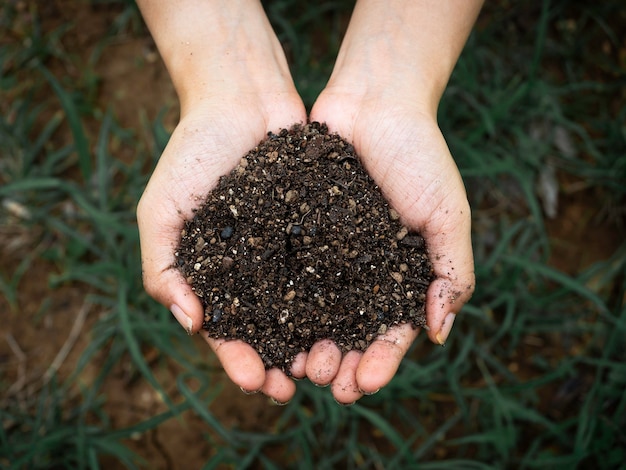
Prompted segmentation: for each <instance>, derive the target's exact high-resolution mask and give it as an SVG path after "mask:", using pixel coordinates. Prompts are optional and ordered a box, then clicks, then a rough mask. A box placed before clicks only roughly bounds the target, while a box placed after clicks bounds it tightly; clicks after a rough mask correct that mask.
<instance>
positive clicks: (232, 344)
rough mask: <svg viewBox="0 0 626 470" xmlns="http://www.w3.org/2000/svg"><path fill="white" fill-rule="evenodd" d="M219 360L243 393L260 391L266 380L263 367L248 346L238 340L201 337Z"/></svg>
mask: <svg viewBox="0 0 626 470" xmlns="http://www.w3.org/2000/svg"><path fill="white" fill-rule="evenodd" d="M202 336H203V337H204V339H205V340H206V342H207V343H208V344H209V346H210V347H211V349H212V350H213V351H214V352H215V355H216V356H217V358H218V359H219V361H220V363H221V364H222V367H223V368H224V371H225V372H226V375H228V377H229V378H230V380H232V381H233V382H234V383H235V384H236V385H239V386H240V387H241V388H242V389H243V390H244V391H247V392H256V391H259V390H261V389H262V387H263V385H264V384H265V380H266V373H265V366H264V365H263V361H262V360H261V357H260V356H259V355H258V354H257V352H256V351H255V350H254V349H253V348H252V346H250V345H249V344H246V343H244V342H243V341H240V340H223V339H213V338H209V336H208V334H203V335H202Z"/></svg>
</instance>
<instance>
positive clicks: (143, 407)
mask: <svg viewBox="0 0 626 470" xmlns="http://www.w3.org/2000/svg"><path fill="white" fill-rule="evenodd" d="M504 3H506V2H504ZM17 4H18V8H20V9H21V10H20V11H21V16H20V18H21V19H20V21H22V22H23V24H24V25H25V27H26V26H27V24H28V21H29V20H28V15H29V11H30V10H29V8H30V7H28V6H26V5H22V4H21V3H20V2H17ZM38 8H40V9H39V11H38V12H37V14H38V15H39V17H40V18H41V21H42V28H43V30H44V31H53V30H55V29H57V28H59V27H61V26H63V25H73V26H71V27H70V28H68V30H67V32H66V33H65V35H63V39H61V41H60V43H59V44H60V46H59V47H60V48H62V49H63V50H64V52H65V53H66V54H68V55H69V56H71V57H72V60H70V61H66V62H63V61H51V66H52V67H53V71H54V72H55V73H56V74H57V75H58V76H59V77H62V76H64V75H70V76H76V77H82V78H81V80H84V75H83V73H82V72H83V71H81V70H77V69H72V68H71V67H68V64H75V65H76V64H78V65H79V66H80V65H81V64H91V66H93V70H92V72H93V77H92V78H93V79H94V83H93V84H92V85H89V84H88V83H87V84H86V85H85V86H86V87H87V88H88V89H90V90H92V91H95V93H96V95H97V96H96V97H95V102H96V103H97V106H98V107H99V109H100V110H102V111H105V110H107V109H110V110H112V111H113V113H114V115H115V119H116V121H117V123H118V124H119V126H120V127H121V128H125V129H132V130H134V131H135V132H136V133H137V134H139V138H138V140H140V141H146V140H148V139H146V136H145V135H143V136H142V135H141V134H142V133H144V132H146V126H145V123H146V122H153V121H155V120H156V119H157V117H158V116H159V115H160V113H161V112H162V111H164V110H165V113H164V114H163V116H164V117H163V122H164V125H165V128H166V129H168V130H170V131H171V130H172V129H173V127H174V126H175V123H176V119H177V112H178V111H177V100H176V96H175V93H174V90H173V87H172V84H171V82H170V80H169V78H168V75H167V73H166V70H165V68H164V66H163V63H162V62H161V60H160V58H159V56H158V53H157V51H156V49H155V47H154V44H153V42H152V40H151V39H150V37H149V36H148V35H147V34H146V32H145V30H143V29H142V27H141V26H137V27H136V28H137V29H136V30H134V32H128V31H129V30H126V32H125V33H122V34H118V35H114V36H110V35H109V34H108V32H109V31H110V27H111V24H112V23H113V22H114V21H116V20H117V19H119V17H120V16H119V15H120V12H123V11H126V10H125V9H124V8H123V7H120V6H119V5H113V6H107V5H106V4H97V3H94V4H93V5H90V4H86V3H78V2H76V3H75V2H63V1H57V2H49V3H48V4H46V6H41V7H38ZM14 34H16V33H15V31H14ZM103 38H106V39H105V40H103ZM90 86H91V88H89V87H90ZM86 127H87V131H88V132H90V133H92V134H93V135H97V132H98V128H99V124H98V122H97V121H96V120H88V121H86ZM54 138H55V139H58V140H63V139H69V138H70V132H69V131H68V129H64V130H62V131H61V132H59V133H57V134H55V137H54ZM142 145H144V146H147V145H148V144H142ZM118 157H119V158H120V159H122V160H123V161H126V162H130V161H132V159H133V158H134V153H133V152H132V151H130V150H129V149H128V148H126V147H123V148H122V150H121V151H120V153H119V155H118ZM557 178H558V186H559V188H560V189H559V196H560V197H559V205H558V210H557V211H556V214H555V216H554V217H553V218H547V217H546V219H545V224H546V228H547V231H548V237H549V240H550V243H551V250H550V256H549V260H548V263H547V266H549V267H551V268H556V269H558V270H559V272H562V273H565V274H568V275H570V276H576V275H578V274H579V273H582V272H583V271H584V270H586V269H587V268H589V267H590V266H592V265H593V264H594V263H597V262H600V261H605V260H608V259H610V258H611V257H612V256H613V255H614V253H615V252H616V251H617V250H618V248H619V247H620V246H621V244H622V243H623V239H624V227H623V226H621V221H623V219H620V217H617V218H616V217H602V218H598V212H599V207H600V206H602V205H603V204H604V201H603V200H601V197H603V196H602V195H601V194H600V193H599V192H598V191H597V190H596V189H595V188H594V187H593V186H585V185H582V186H581V185H580V184H579V180H572V178H571V176H568V175H567V174H564V173H558V174H557ZM8 200H9V199H8V198H4V199H3V203H5V206H4V210H5V213H4V218H3V219H2V220H3V224H2V225H1V226H0V264H1V273H2V274H3V275H5V276H6V275H9V276H12V278H13V279H14V280H15V281H16V282H18V284H17V289H16V292H17V297H16V298H15V301H14V302H13V301H11V299H10V298H9V297H8V296H6V295H3V296H0V312H1V317H2V322H3V328H2V338H0V363H1V364H2V366H1V369H0V373H1V375H0V380H1V382H0V384H1V385H2V387H1V388H2V394H1V395H0V407H1V408H5V407H8V406H16V404H19V403H27V402H29V400H31V399H32V398H33V397H34V396H36V395H38V394H39V393H40V391H41V390H42V388H43V387H44V385H45V383H46V382H47V381H49V380H50V378H51V377H52V376H53V374H52V372H58V376H59V377H60V378H65V377H68V376H69V375H71V373H72V371H73V370H74V368H75V367H76V364H77V361H78V360H79V358H80V356H81V354H82V352H83V351H84V350H85V348H87V347H88V345H89V344H90V342H91V341H93V338H92V336H91V333H90V332H91V328H92V326H93V325H94V324H95V323H96V322H97V321H98V320H99V319H101V318H102V317H103V316H106V315H107V314H108V311H107V310H106V309H105V308H103V307H102V306H94V305H91V304H89V303H86V301H85V294H86V292H89V289H87V290H86V288H85V287H84V285H81V284H80V283H78V282H63V283H60V284H58V285H57V284H55V283H53V282H51V279H53V278H54V276H55V275H59V274H60V273H61V269H62V266H61V265H62V263H60V262H59V261H58V260H54V259H49V258H44V257H43V256H41V254H42V253H44V252H46V250H48V249H49V248H50V246H51V245H52V244H54V243H55V241H54V240H50V239H49V238H46V237H45V236H42V234H41V233H39V232H38V230H37V229H36V228H35V229H33V228H32V227H28V226H27V224H25V223H22V221H23V220H24V219H23V217H22V214H21V213H20V207H19V206H9V205H7V203H6V201H8ZM488 209H489V208H475V211H476V212H477V213H478V214H477V220H479V219H480V217H481V216H482V215H484V213H483V212H481V211H488ZM7 214H8V215H7ZM478 225H479V229H480V224H478ZM590 225H593V227H594V230H592V231H590V230H589V227H590ZM29 257H31V258H29ZM25 259H31V262H29V263H25V264H24V266H25V267H26V272H25V273H24V275H23V277H21V278H19V277H18V276H17V275H16V273H19V270H20V263H22V262H23V261H24V260H25ZM591 282H593V281H590V283H591ZM485 309H486V310H487V311H490V310H489V308H488V307H485ZM491 314H493V312H491ZM495 315H498V313H497V312H496V313H495ZM172 321H173V320H172ZM590 335H591V334H590ZM188 340H189V341H192V342H194V343H195V344H196V346H197V349H198V350H199V351H203V356H202V357H201V358H200V360H201V361H202V362H204V363H205V369H206V370H207V371H209V372H208V373H210V381H211V383H212V384H213V387H212V388H213V390H214V391H215V393H216V396H215V398H214V400H213V401H212V402H211V405H210V412H211V413H212V414H213V415H214V417H215V419H217V420H218V421H219V422H220V423H221V424H222V425H223V426H224V427H225V428H227V429H239V430H241V431H243V432H250V433H267V434H272V433H273V432H274V429H275V428H276V427H278V425H277V424H276V423H277V422H278V421H279V420H280V418H281V416H282V413H283V408H280V407H277V406H275V405H273V404H272V403H271V402H270V401H269V400H268V399H267V398H265V397H263V396H261V395H252V396H247V395H244V394H243V393H242V392H241V391H240V390H239V389H238V388H237V387H236V386H234V385H233V384H232V383H231V382H230V381H229V380H228V379H227V378H226V377H225V375H224V373H223V372H222V371H221V369H220V367H219V365H218V364H217V363H216V360H215V359H214V357H213V356H212V354H211V353H210V352H209V350H208V348H207V347H206V345H205V344H204V343H203V342H202V341H201V339H200V338H198V337H193V338H189V339H188ZM589 341H591V340H589ZM587 342H588V341H587V339H586V338H585V337H581V336H579V337H576V338H575V340H574V342H573V343H571V344H570V346H569V349H561V348H560V344H561V343H560V342H558V343H557V342H551V340H550V337H549V336H542V335H541V334H539V333H537V334H535V335H532V334H529V335H526V336H525V337H524V341H523V342H522V343H523V344H521V345H520V346H519V347H518V349H517V351H516V352H515V353H514V354H512V355H511V356H510V357H509V358H507V361H508V362H507V363H506V364H505V367H506V368H507V369H508V371H509V372H510V373H511V374H514V375H515V376H516V377H517V378H520V379H527V380H531V379H537V377H538V374H539V372H538V371H539V370H544V369H542V367H543V366H540V365H537V364H538V363H537V362H536V361H535V362H533V361H531V360H530V358H531V357H532V358H534V357H535V356H536V355H538V354H539V351H542V353H541V354H542V355H543V357H544V358H545V361H547V362H548V363H551V364H557V363H559V361H560V360H561V359H562V358H563V357H564V356H567V355H570V354H576V353H577V352H578V351H581V350H584V349H585V347H586V344H587ZM428 348H431V346H430V345H425V344H423V343H422V344H420V345H419V346H418V348H417V349H416V351H414V354H415V355H416V356H417V353H424V354H428V352H427V351H430V349H428ZM141 353H142V355H143V357H144V359H145V361H146V362H147V363H148V364H149V365H150V367H151V369H152V370H153V373H154V374H155V376H156V378H157V379H158V381H159V382H160V383H161V384H162V385H163V388H164V390H165V391H166V392H168V393H170V394H171V396H172V398H173V399H174V401H177V400H179V399H181V394H180V389H179V387H178V386H177V382H176V380H177V378H179V377H180V375H181V374H182V373H184V370H183V369H182V367H181V366H180V364H179V363H178V362H176V361H174V360H168V359H167V358H163V357H162V355H161V354H160V352H159V350H158V349H156V348H154V347H145V348H143V349H142V350H141ZM105 354H106V351H102V352H101V353H99V354H98V355H96V356H95V358H94V360H93V361H91V362H90V364H89V365H88V366H87V367H86V368H85V369H84V371H83V372H82V373H81V375H80V377H79V379H78V380H77V383H79V384H81V385H83V386H85V387H87V388H89V387H91V386H92V385H93V382H94V378H95V377H96V376H97V373H98V371H99V368H100V367H101V366H102V363H104V357H103V355H105ZM585 371H586V369H585V370H583V372H582V373H581V375H580V377H579V380H578V382H567V381H564V382H563V383H561V384H560V385H561V387H560V388H559V387H558V386H557V385H558V384H551V385H550V386H547V387H544V388H539V389H537V394H538V397H537V401H538V405H537V407H536V409H537V410H538V412H539V413H541V414H542V415H544V416H551V417H553V418H555V419H558V418H559V416H560V415H561V414H562V415H568V416H569V415H571V413H574V411H572V409H571V408H572V407H574V408H575V407H576V406H577V405H576V403H578V401H577V400H579V399H581V398H580V396H582V394H583V391H581V390H585V391H586V390H589V388H590V387H591V383H592V382H593V381H594V380H595V376H594V375H593V374H592V373H591V372H589V373H587V372H585ZM505 375H506V374H505ZM466 380H467V381H468V382H467V385H468V387H477V388H479V387H483V386H486V385H485V384H486V383H488V380H487V379H486V378H485V377H479V376H468V377H467V378H466ZM192 382H193V381H192ZM470 382H471V383H470ZM567 387H569V388H567ZM192 388H193V384H192ZM572 390H573V391H572ZM75 393H76V396H75V397H70V399H69V401H70V402H73V400H78V391H77V390H75ZM568 393H569V395H568ZM100 394H101V396H102V397H103V400H104V401H103V408H102V409H103V410H104V412H105V413H106V415H107V416H108V419H109V420H110V426H111V428H113V429H121V428H124V427H128V426H132V425H135V424H136V423H139V422H142V421H144V420H147V419H150V418H151V417H153V416H155V415H157V414H158V413H161V412H164V411H166V410H167V406H166V404H165V403H164V401H163V398H162V396H161V395H160V394H159V393H158V392H157V391H156V390H155V388H154V387H153V386H152V385H151V384H150V383H148V382H147V381H146V380H144V379H143V378H142V376H141V375H140V374H138V372H137V371H136V369H135V368H134V367H133V366H132V363H131V360H130V358H128V357H126V358H125V359H124V360H122V361H120V362H119V363H117V364H116V366H115V367H114V369H113V370H112V371H111V372H110V374H109V375H108V376H107V379H106V381H105V382H104V383H103V384H102V386H101V389H100ZM571 397H574V398H571ZM430 398H431V403H432V406H433V407H434V409H435V410H436V411H433V410H431V409H430V408H429V407H428V406H429V405H427V404H424V403H415V402H411V403H410V404H409V405H407V407H408V408H411V409H414V410H415V412H416V413H418V412H419V413H420V415H421V416H423V421H422V425H423V426H425V427H426V428H429V429H432V430H435V429H437V427H438V426H439V424H440V423H441V422H442V421H443V419H444V418H445V419H447V418H449V417H451V416H454V414H455V413H456V411H455V410H456V407H455V405H454V397H453V395H450V394H447V393H444V394H441V395H437V394H434V393H433V394H432V395H431V396H430ZM382 407H383V405H381V408H382ZM303 410H304V412H305V413H311V414H313V413H315V412H316V408H315V407H314V406H313V405H310V404H309V405H307V406H304V405H303ZM391 421H392V422H393V423H394V425H395V426H396V427H397V429H398V430H403V431H404V430H406V428H408V427H409V426H408V425H407V423H405V422H404V421H403V419H402V417H395V418H392V419H391ZM14 424H15V423H11V422H8V421H4V422H3V426H4V427H5V430H6V429H11V427H12V426H14ZM459 426H460V425H459ZM380 429H382V428H380V427H376V426H374V427H371V428H363V430H362V432H361V439H362V441H363V442H366V443H368V444H369V445H371V447H372V448H373V447H376V446H379V447H380V448H383V449H384V448H385V447H386V448H390V447H391V448H393V446H390V444H389V443H388V442H387V441H385V440H384V439H383V438H382V437H381V436H382V434H381V433H382V432H383V431H381V430H380ZM527 432H528V431H527ZM385 435H386V434H385ZM450 435H452V436H462V435H463V432H462V431H461V429H460V428H459V427H458V426H457V427H453V429H452V431H450V433H449V434H448V436H450ZM207 436H208V437H207ZM211 439H218V440H219V437H217V436H216V435H215V431H214V430H211V429H209V428H208V426H207V422H206V421H205V420H203V419H202V417H200V416H198V413H197V412H196V411H193V410H190V411H185V412H184V413H183V414H182V415H181V417H180V419H170V420H168V421H166V422H165V423H163V424H161V425H160V426H158V427H154V428H152V429H150V430H148V431H147V432H144V433H137V435H135V436H133V437H132V438H131V439H126V440H125V441H124V443H125V444H126V445H128V446H129V447H130V448H131V449H132V450H134V451H136V452H137V453H138V454H139V455H140V456H142V457H143V458H144V459H146V461H147V464H146V465H145V468H154V469H160V468H162V469H177V468H180V469H183V468H199V467H200V466H201V465H203V464H204V463H205V462H207V460H208V459H209V458H210V457H211V456H213V455H215V453H216V452H217V450H218V448H219V447H216V446H215V445H214V444H211ZM273 451H275V452H279V451H278V450H277V449H272V447H271V446H269V450H267V455H269V456H271V455H272V452H273ZM449 452H451V451H450V450H449V448H447V447H444V446H435V450H434V451H433V455H434V456H435V457H436V458H446V457H450V456H451V454H449ZM0 464H2V460H1V456H0ZM102 464H103V466H104V467H105V468H125V467H124V466H122V464H121V463H120V462H119V460H118V459H116V458H113V457H109V458H105V460H104V461H103V462H102Z"/></svg>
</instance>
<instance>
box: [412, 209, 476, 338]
mask: <svg viewBox="0 0 626 470" xmlns="http://www.w3.org/2000/svg"><path fill="white" fill-rule="evenodd" d="M437 212H439V213H438V214H436V215H435V216H434V217H433V218H432V219H431V222H430V223H429V224H428V225H427V226H426V227H425V228H424V231H423V236H424V238H425V240H426V242H427V246H428V251H429V257H430V260H431V262H432V264H433V269H434V272H435V276H436V278H435V280H434V281H433V282H432V283H431V285H430V287H429V288H428V292H427V293H426V321H427V324H428V327H429V331H428V336H429V338H430V339H431V341H433V342H435V343H438V344H441V345H443V344H445V342H446V340H447V339H448V335H449V334H450V330H451V329H452V325H453V323H454V320H455V318H456V314H458V313H459V311H460V310H461V307H462V306H463V305H464V304H465V303H466V302H467V301H469V299H470V297H471V296H472V293H473V292H474V286H475V275H474V257H473V254H472V243H471V234H470V231H471V215H470V208H469V204H468V203H467V199H465V203H464V204H460V203H459V202H456V203H455V204H454V205H452V206H451V207H449V208H446V204H443V205H442V206H440V207H439V208H438V210H437Z"/></svg>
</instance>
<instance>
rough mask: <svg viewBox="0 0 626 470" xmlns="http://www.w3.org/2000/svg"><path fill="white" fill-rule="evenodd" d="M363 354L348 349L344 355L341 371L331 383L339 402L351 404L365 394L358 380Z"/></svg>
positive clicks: (332, 390) (334, 395)
mask: <svg viewBox="0 0 626 470" xmlns="http://www.w3.org/2000/svg"><path fill="white" fill-rule="evenodd" d="M362 356H363V353H362V352H360V351H348V352H347V353H346V354H345V355H344V356H343V359H342V360H341V365H340V366H339V371H338V372H337V375H336V376H335V378H334V379H333V381H332V383H331V385H330V389H331V392H332V394H333V397H334V398H335V400H336V401H337V403H340V404H342V405H351V404H353V403H354V402H355V401H357V400H358V399H359V398H361V397H362V396H363V393H361V391H360V390H359V385H358V383H357V380H356V370H357V368H358V366H359V362H360V361H361V357H362Z"/></svg>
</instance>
